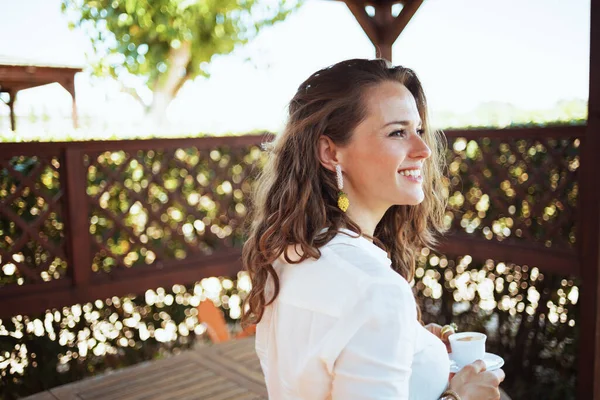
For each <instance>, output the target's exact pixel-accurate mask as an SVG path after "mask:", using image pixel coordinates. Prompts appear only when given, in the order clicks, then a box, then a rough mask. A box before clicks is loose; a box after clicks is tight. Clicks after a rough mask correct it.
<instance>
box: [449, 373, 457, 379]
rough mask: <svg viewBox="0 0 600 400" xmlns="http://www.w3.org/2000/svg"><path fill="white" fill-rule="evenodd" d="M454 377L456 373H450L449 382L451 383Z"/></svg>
mask: <svg viewBox="0 0 600 400" xmlns="http://www.w3.org/2000/svg"><path fill="white" fill-rule="evenodd" d="M454 375H456V374H455V373H454V372H450V375H449V376H448V381H451V380H452V378H454Z"/></svg>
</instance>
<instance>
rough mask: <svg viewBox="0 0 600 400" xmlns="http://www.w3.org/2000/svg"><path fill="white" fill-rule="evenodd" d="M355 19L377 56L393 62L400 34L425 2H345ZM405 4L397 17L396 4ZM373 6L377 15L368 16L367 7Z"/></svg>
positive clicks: (419, 0) (348, 0) (420, 0)
mask: <svg viewBox="0 0 600 400" xmlns="http://www.w3.org/2000/svg"><path fill="white" fill-rule="evenodd" d="M344 2H345V3H346V5H347V6H348V8H349V9H350V11H351V12H352V15H354V18H356V20H357V21H358V23H359V25H360V26H361V28H362V29H363V31H364V32H365V34H366V35H367V37H368V38H369V40H370V41H371V43H373V46H375V50H376V55H377V57H379V58H385V59H386V60H389V61H392V46H393V44H394V42H395V41H396V39H397V38H398V36H399V35H400V33H402V31H403V30H404V28H406V26H407V25H408V23H409V22H410V20H411V18H412V17H413V15H415V13H416V12H417V10H418V9H419V7H420V6H421V4H422V3H423V0H403V1H379V2H372V1H367V0H344ZM397 3H401V4H403V6H404V7H403V8H402V11H400V14H398V16H397V17H394V16H393V14H392V7H393V6H394V4H397ZM367 5H370V6H372V7H373V8H374V9H375V15H374V16H373V17H371V16H370V15H369V14H367V12H366V10H365V7H366V6H367Z"/></svg>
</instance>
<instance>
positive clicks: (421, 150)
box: [410, 135, 431, 159]
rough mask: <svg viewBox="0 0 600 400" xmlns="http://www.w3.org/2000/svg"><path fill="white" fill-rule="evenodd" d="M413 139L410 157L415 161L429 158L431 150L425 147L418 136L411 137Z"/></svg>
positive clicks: (425, 144)
mask: <svg viewBox="0 0 600 400" xmlns="http://www.w3.org/2000/svg"><path fill="white" fill-rule="evenodd" d="M413 137H414V138H415V139H414V140H413V141H412V146H411V152H410V156H411V157H412V158H416V159H426V158H429V157H430V156H431V149H430V148H429V146H427V143H425V141H424V140H423V138H422V137H421V136H419V135H414V136H413Z"/></svg>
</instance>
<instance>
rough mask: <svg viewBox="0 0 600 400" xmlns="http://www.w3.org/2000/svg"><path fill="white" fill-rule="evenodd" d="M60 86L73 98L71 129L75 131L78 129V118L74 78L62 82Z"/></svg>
mask: <svg viewBox="0 0 600 400" xmlns="http://www.w3.org/2000/svg"><path fill="white" fill-rule="evenodd" d="M61 85H62V86H63V87H64V88H65V89H67V91H68V92H69V93H70V94H71V97H72V98H73V106H72V107H73V108H72V110H71V118H72V119H73V128H75V129H77V128H78V127H79V117H78V115H77V98H76V97H75V76H73V77H72V78H71V79H69V80H68V81H65V82H62V83H61Z"/></svg>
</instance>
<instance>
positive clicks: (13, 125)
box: [6, 91, 17, 132]
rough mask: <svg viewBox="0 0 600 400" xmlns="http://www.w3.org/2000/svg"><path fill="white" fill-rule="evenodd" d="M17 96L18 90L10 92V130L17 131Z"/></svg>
mask: <svg viewBox="0 0 600 400" xmlns="http://www.w3.org/2000/svg"><path fill="white" fill-rule="evenodd" d="M16 97H17V92H12V91H9V92H8V103H6V104H8V109H9V111H10V130H11V131H13V132H14V131H15V130H16V129H17V125H16V122H15V98H16Z"/></svg>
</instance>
